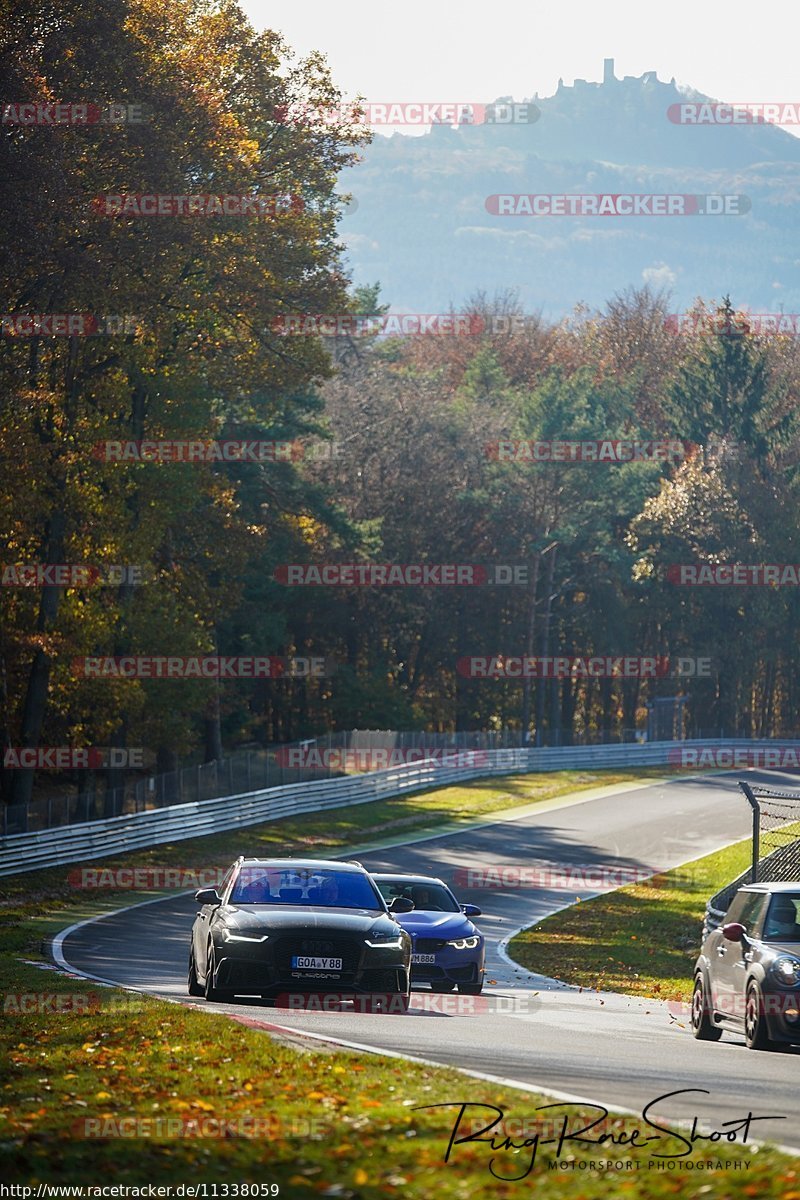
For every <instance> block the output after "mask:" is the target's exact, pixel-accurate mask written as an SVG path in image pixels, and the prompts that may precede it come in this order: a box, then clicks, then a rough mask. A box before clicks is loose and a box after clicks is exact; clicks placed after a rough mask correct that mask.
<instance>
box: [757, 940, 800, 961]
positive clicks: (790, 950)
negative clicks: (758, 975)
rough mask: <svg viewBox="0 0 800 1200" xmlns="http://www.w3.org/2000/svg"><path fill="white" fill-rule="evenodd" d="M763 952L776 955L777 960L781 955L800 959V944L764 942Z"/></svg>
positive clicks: (762, 944) (762, 945)
mask: <svg viewBox="0 0 800 1200" xmlns="http://www.w3.org/2000/svg"><path fill="white" fill-rule="evenodd" d="M761 951H762V953H764V952H765V951H766V952H767V953H769V954H774V955H775V957H776V958H777V957H778V956H779V955H781V954H790V955H791V956H792V958H800V942H773V941H771V940H770V941H769V942H762V943H761Z"/></svg>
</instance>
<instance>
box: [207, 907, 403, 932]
mask: <svg viewBox="0 0 800 1200" xmlns="http://www.w3.org/2000/svg"><path fill="white" fill-rule="evenodd" d="M221 915H222V916H224V919H225V924H226V925H228V926H230V927H234V926H235V927H236V928H237V929H242V930H249V929H266V930H271V931H275V932H278V931H280V930H284V929H285V930H287V932H290V931H291V930H293V929H318V930H328V931H329V932H330V933H355V934H361V933H369V931H370V930H371V929H375V928H376V927H378V928H381V929H386V930H388V931H391V930H392V929H396V928H397V926H396V924H395V922H394V921H393V920H392V919H391V917H389V916H387V914H386V913H382V912H380V911H379V910H377V909H369V908H331V909H326V910H321V909H319V908H311V907H310V906H309V907H306V906H305V905H297V904H291V905H289V904H287V905H285V906H284V905H279V904H248V905H247V907H246V908H244V907H242V908H238V907H236V906H235V905H230V906H229V907H227V908H225V909H223V912H222V914H221Z"/></svg>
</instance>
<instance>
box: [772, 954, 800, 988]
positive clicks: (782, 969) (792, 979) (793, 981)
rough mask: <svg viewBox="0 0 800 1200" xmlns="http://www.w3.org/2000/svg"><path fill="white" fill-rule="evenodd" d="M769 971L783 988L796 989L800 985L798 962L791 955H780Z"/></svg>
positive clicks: (799, 966)
mask: <svg viewBox="0 0 800 1200" xmlns="http://www.w3.org/2000/svg"><path fill="white" fill-rule="evenodd" d="M770 970H771V971H772V975H773V977H774V978H775V979H776V980H777V981H778V983H779V984H781V985H782V986H783V987H796V986H797V984H798V983H800V960H798V959H796V958H795V957H794V955H792V954H782V955H781V956H780V958H776V959H775V962H774V963H773V964H772V967H771V968H770Z"/></svg>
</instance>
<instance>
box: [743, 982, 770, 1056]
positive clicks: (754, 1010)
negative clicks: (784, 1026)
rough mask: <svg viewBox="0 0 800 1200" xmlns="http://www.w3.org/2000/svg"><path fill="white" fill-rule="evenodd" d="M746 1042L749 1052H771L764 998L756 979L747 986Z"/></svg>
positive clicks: (745, 1012) (745, 1010)
mask: <svg viewBox="0 0 800 1200" xmlns="http://www.w3.org/2000/svg"><path fill="white" fill-rule="evenodd" d="M744 1040H745V1045H746V1046H747V1049H748V1050H769V1049H770V1047H771V1046H772V1040H771V1038H770V1036H769V1034H768V1032H767V1020H766V1017H765V1016H764V997H763V995H762V994H761V988H760V987H759V986H758V984H757V983H756V981H755V980H754V979H751V980H750V983H749V984H748V985H747V999H746V1001H745V1008H744Z"/></svg>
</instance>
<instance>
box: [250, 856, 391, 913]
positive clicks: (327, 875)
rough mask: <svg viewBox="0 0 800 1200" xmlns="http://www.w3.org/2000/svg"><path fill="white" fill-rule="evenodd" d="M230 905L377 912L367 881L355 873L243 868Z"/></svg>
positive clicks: (373, 893) (263, 867)
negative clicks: (292, 906)
mask: <svg viewBox="0 0 800 1200" xmlns="http://www.w3.org/2000/svg"><path fill="white" fill-rule="evenodd" d="M230 903H231V904H284V905H286V904H291V905H296V906H298V907H303V906H307V905H313V906H314V907H315V908H369V909H373V910H375V909H380V908H381V903H380V900H379V899H378V897H377V895H376V894H375V890H374V888H373V887H372V886H371V884H370V882H369V880H368V879H367V878H366V877H365V876H364V875H360V874H357V873H356V872H354V871H324V870H311V869H310V868H308V869H299V870H298V869H293V870H278V869H276V868H271V867H266V866H253V867H250V866H245V867H242V869H241V871H240V872H239V877H238V879H237V880H236V883H235V884H234V887H233V891H232V892H231V898H230Z"/></svg>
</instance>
